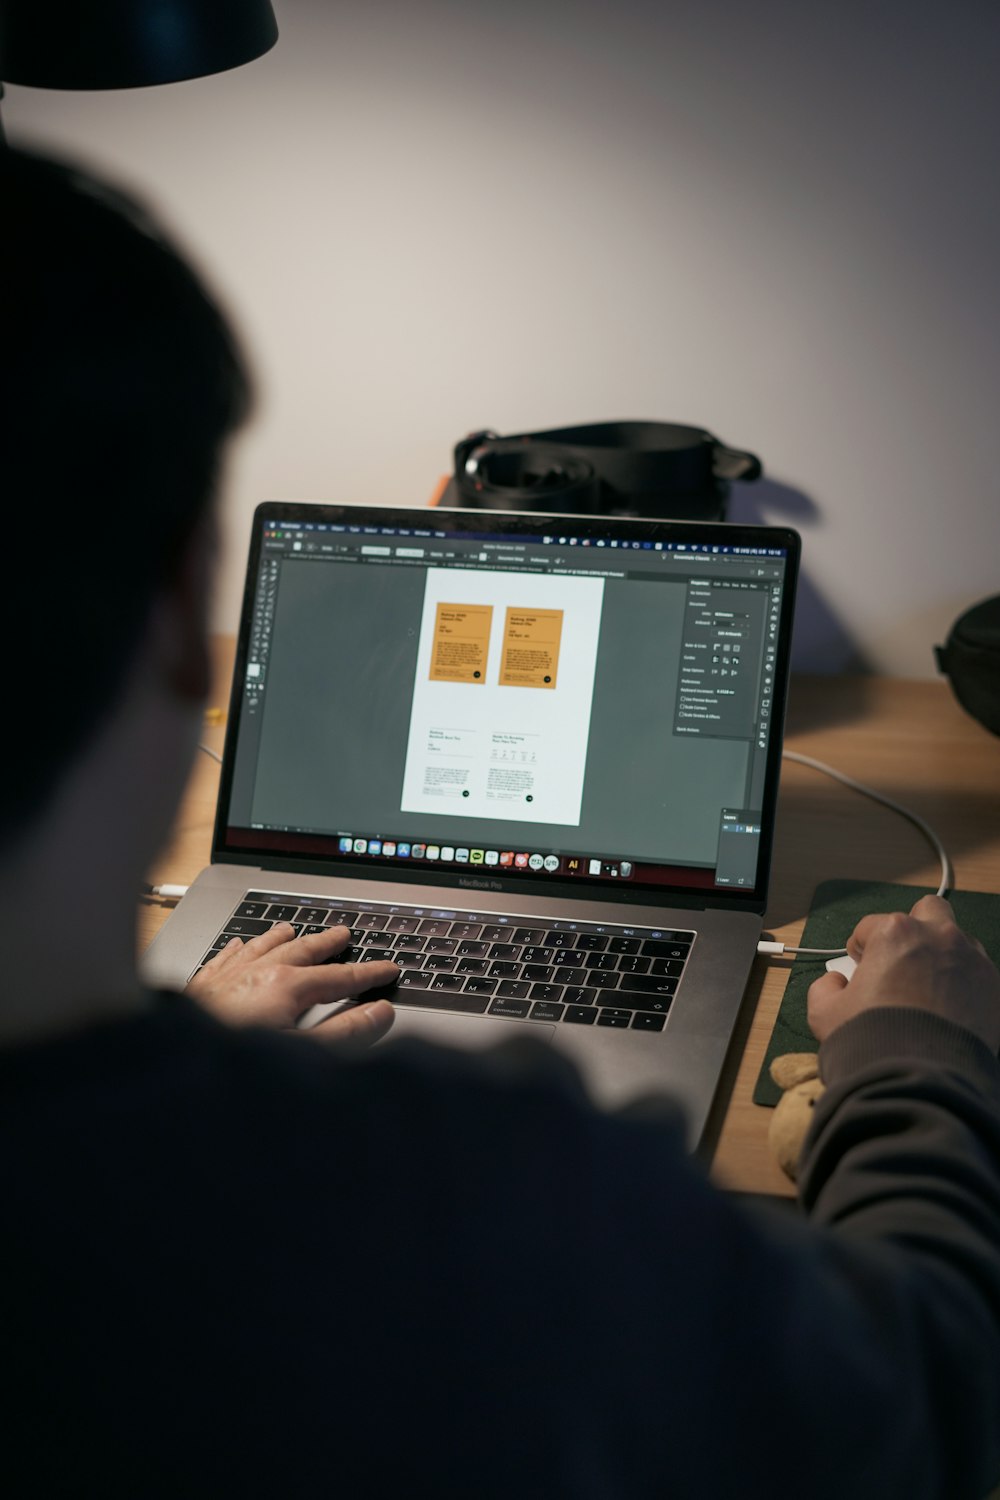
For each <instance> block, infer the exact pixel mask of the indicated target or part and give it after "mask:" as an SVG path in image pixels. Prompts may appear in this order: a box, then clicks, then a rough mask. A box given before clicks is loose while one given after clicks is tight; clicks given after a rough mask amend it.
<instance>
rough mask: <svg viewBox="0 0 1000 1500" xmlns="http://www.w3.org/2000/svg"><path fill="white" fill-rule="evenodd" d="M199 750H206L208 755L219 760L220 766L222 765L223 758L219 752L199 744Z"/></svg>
mask: <svg viewBox="0 0 1000 1500" xmlns="http://www.w3.org/2000/svg"><path fill="white" fill-rule="evenodd" d="M198 749H199V750H204V752H205V754H206V755H210V756H211V757H212V759H213V760H217V761H218V762H219V765H220V766H221V765H222V756H221V755H220V754H219V752H218V750H212V749H211V748H210V746H208V745H201V744H199V746H198Z"/></svg>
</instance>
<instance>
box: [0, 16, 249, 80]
mask: <svg viewBox="0 0 1000 1500" xmlns="http://www.w3.org/2000/svg"><path fill="white" fill-rule="evenodd" d="M277 39H278V25H277V22H276V21H275V19H274V11H273V10H272V9H271V4H270V0H0V79H3V81H4V82H5V83H24V84H30V85H32V86H33V87H35V88H43V89H129V88H141V87H144V86H146V85H148V84H153V83H177V82H179V81H180V80H181V79H183V78H202V77H204V76H205V74H207V73H223V72H225V71H226V70H227V69H228V68H238V67H240V65H241V64H242V63H247V62H251V61H252V60H253V59H254V58H255V57H260V56H261V54H262V53H264V52H267V51H268V50H269V48H271V47H273V46H274V44H275V42H276V41H277Z"/></svg>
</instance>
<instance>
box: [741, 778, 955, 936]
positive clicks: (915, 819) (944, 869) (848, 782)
mask: <svg viewBox="0 0 1000 1500" xmlns="http://www.w3.org/2000/svg"><path fill="white" fill-rule="evenodd" d="M781 753H782V756H783V757H784V759H785V760H794V761H796V762H797V763H798V764H799V765H800V766H809V767H810V768H811V769H812V770H814V771H822V772H823V775H824V776H832V777H833V779H834V781H839V782H842V783H843V785H844V786H847V787H850V788H851V790H852V791H855V792H860V793H861V794H862V796H864V797H871V799H872V801H873V802H881V803H882V805H883V807H889V808H891V809H892V811H893V812H897V813H899V814H900V816H901V817H904V818H906V819H908V821H909V822H911V823H913V824H914V826H915V827H917V828H919V829H920V832H921V833H922V834H923V835H924V837H925V838H926V839H928V840H929V841H930V843H931V844H932V846H933V848H934V852H935V853H936V855H937V857H938V859H939V860H940V861H941V883H940V884H939V886H938V888H937V895H939V896H943V895H944V893H945V891H947V890H948V889H949V888H950V886H951V883H952V869H951V861H950V859H949V858H948V854H947V851H946V849H945V847H944V845H943V844H942V842H941V840H940V839H939V838H938V836H937V834H936V833H935V832H934V830H933V828H932V827H931V826H930V824H929V823H926V822H925V821H924V819H923V818H921V817H919V816H918V815H917V814H916V813H915V812H911V811H910V809H909V808H908V807H903V806H901V804H900V803H898V802H893V800H892V798H891V797H886V796H884V795H883V793H882V792H876V791H874V790H873V788H872V787H870V786H865V784H864V782H863V781H855V779H854V777H853V776H847V775H845V773H844V772H843V771H837V770H835V769H834V767H833V766H828V765H827V764H826V762H825V761H822V760H814V759H813V757H812V756H811V755H800V754H799V753H798V751H797V750H783V751H782V752H781ZM757 952H758V953H761V954H765V955H767V956H777V955H779V954H782V953H805V954H810V955H815V956H816V957H817V958H825V957H836V956H840V955H842V954H845V953H846V952H847V949H846V948H790V947H788V946H787V945H786V944H785V943H775V942H761V943H758V944H757Z"/></svg>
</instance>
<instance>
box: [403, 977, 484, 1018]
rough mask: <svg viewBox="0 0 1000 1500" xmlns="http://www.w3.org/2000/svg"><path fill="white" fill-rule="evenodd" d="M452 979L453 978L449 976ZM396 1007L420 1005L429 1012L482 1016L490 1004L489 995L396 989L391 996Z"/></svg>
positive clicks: (452, 991) (451, 991)
mask: <svg viewBox="0 0 1000 1500" xmlns="http://www.w3.org/2000/svg"><path fill="white" fill-rule="evenodd" d="M448 977H449V978H451V976H450V975H449V976H448ZM389 998H390V999H391V1000H392V1002H393V1004H394V1005H419V1006H422V1007H424V1008H426V1009H427V1010H461V1011H465V1012H466V1013H467V1014H469V1015H475V1016H481V1015H483V1014H484V1012H485V1010H486V1007H487V1006H488V1005H489V1003H490V996H489V995H466V994H462V993H460V992H458V993H457V992H456V991H454V990H404V989H396V990H395V991H393V993H392V994H391V995H390V996H389Z"/></svg>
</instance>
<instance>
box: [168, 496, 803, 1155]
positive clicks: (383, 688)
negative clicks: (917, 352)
mask: <svg viewBox="0 0 1000 1500" xmlns="http://www.w3.org/2000/svg"><path fill="white" fill-rule="evenodd" d="M798 556H799V540H798V537H797V535H796V534H795V532H793V531H790V530H786V529H782V528H771V527H743V526H727V525H717V524H709V523H705V524H692V523H678V522H667V521H647V520H622V519H609V518H604V517H594V516H591V517H570V516H558V517H557V516H544V515H538V514H511V513H500V512H496V511H461V510H445V509H437V510H431V511H421V510H386V509H360V508H358V507H355V506H350V507H347V506H335V505H319V504H304V503H302V504H299V503H295V504H290V503H270V504H265V505H262V506H260V507H259V508H258V510H257V512H256V514H255V517H254V521H253V529H252V537H251V544H250V554H249V561H248V568H247V581H246V592H245V597H244V602H243V611H242V619H241V622H240V630H239V638H238V642H237V648H236V662H235V671H234V680H233V688H232V698H231V704H230V711H229V719H228V727H227V734H226V744H225V752H224V757H223V765H222V773H221V784H220V790H219V802H218V813H217V818H216V824H215V832H214V836H213V846H212V861H211V864H210V865H209V867H208V868H207V869H205V870H203V871H202V873H201V874H200V875H199V876H198V878H197V880H196V881H195V882H194V884H193V885H192V886H191V887H190V889H189V891H188V893H187V895H186V896H185V897H184V899H183V900H182V901H181V902H180V904H179V906H178V907H177V909H176V911H175V912H174V913H173V914H172V915H171V917H170V919H169V920H168V921H167V923H166V924H165V925H164V927H163V929H162V931H161V933H160V934H159V936H158V937H157V938H156V940H155V941H154V942H153V943H152V944H151V946H150V948H149V949H148V950H147V954H146V956H145V959H144V973H145V977H146V979H147V980H148V981H149V982H150V983H153V984H157V985H161V986H165V987H166V986H169V987H182V986H183V985H184V984H185V983H186V982H187V980H188V979H189V978H190V977H191V975H193V974H194V973H195V972H196V971H197V970H198V969H199V967H200V966H201V965H202V964H203V963H205V962H207V961H208V959H209V958H210V957H211V956H212V954H213V952H215V951H217V950H218V948H219V947H221V946H223V945H224V944H225V943H226V942H228V941H229V940H230V939H231V937H232V936H233V935H234V934H235V935H238V936H240V937H243V938H244V939H247V938H249V937H251V936H253V935H254V934H256V933H259V932H263V931H266V930H267V928H268V927H269V926H270V925H271V924H272V923H273V922H276V921H281V920H290V921H292V922H293V923H295V924H296V926H297V927H298V928H299V929H300V930H301V931H310V930H315V929H316V928H319V927H324V926H329V925H331V924H336V923H344V924H346V925H347V926H348V927H349V928H350V929H351V933H352V946H351V951H350V955H349V956H352V957H357V958H359V959H362V960H364V959H365V958H366V957H368V956H370V957H377V958H382V957H391V958H392V959H394V960H395V961H396V962H397V963H398V964H399V965H400V966H401V970H402V973H401V977H400V980H399V983H398V985H397V987H396V990H395V992H394V994H393V996H392V998H393V999H394V1000H395V1002H396V1006H397V1018H396V1024H395V1026H394V1028H393V1032H392V1034H391V1035H390V1037H389V1038H388V1039H387V1040H386V1041H385V1042H383V1043H382V1044H381V1045H388V1046H391V1045H393V1038H394V1037H399V1036H408V1035H412V1034H418V1035H421V1036H423V1037H426V1038H427V1039H429V1040H431V1041H438V1042H441V1043H443V1044H446V1045H453V1046H459V1047H466V1048H478V1047H483V1046H487V1045H490V1044H492V1043H494V1042H496V1041H499V1040H502V1039H504V1038H506V1037H510V1036H512V1035H516V1034H522V1035H530V1036H533V1037H536V1038H538V1039H540V1040H542V1041H544V1042H546V1043H548V1044H550V1045H551V1046H553V1047H556V1048H558V1049H559V1050H560V1051H561V1052H563V1053H564V1054H565V1055H566V1056H567V1057H569V1058H570V1059H571V1060H572V1062H573V1063H574V1064H575V1066H576V1067H577V1069H578V1070H579V1071H580V1073H581V1074H582V1075H583V1078H584V1081H585V1083H586V1085H587V1087H588V1089H589V1090H590V1092H591V1093H592V1095H593V1097H594V1098H595V1099H596V1100H597V1101H598V1102H599V1103H602V1104H607V1105H619V1104H623V1103H625V1102H627V1101H629V1100H630V1099H632V1098H635V1097H637V1096H640V1095H645V1094H649V1093H657V1092H667V1093H669V1094H671V1095H673V1096H674V1097H675V1098H676V1099H677V1100H678V1101H679V1103H680V1104H681V1105H682V1107H683V1109H684V1111H685V1114H686V1118H687V1124H688V1133H689V1139H690V1141H691V1143H692V1145H694V1144H695V1143H696V1142H697V1140H698V1139H699V1137H700V1135H701V1132H702V1130H703V1128H704V1125H705V1121H706V1118H707V1115H708V1111H709V1107H710V1104H711V1101H712V1097H713V1094H714V1092H715V1089H716V1086H717V1083H718V1080H719V1076H720V1073H721V1070H722V1066H723V1062H724V1059H725V1055H726V1050H727V1047H728V1044H729V1041H730V1038H731V1036H732V1033H733V1029H734V1026H735V1023H736V1019H737V1015H738V1012H739V1008H740V1003H741V1000H742V997H743V993H744V989H745V986H746V983H747V979H748V976H749V972H750V966H751V964H752V962H753V958H754V955H755V952H756V945H757V942H758V939H759V937H760V931H761V924H762V917H763V912H764V907H765V901H766V895H767V881H768V871H769V863H770V857H771V847H772V835H773V829H774V816H775V803H776V799H777V791H778V776H779V766H780V755H781V736H782V725H783V719H784V709H785V693H786V685H787V676H788V662H789V641H790V635H791V626H792V611H793V598H794V592H795V580H796V573H797V567H798Z"/></svg>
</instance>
